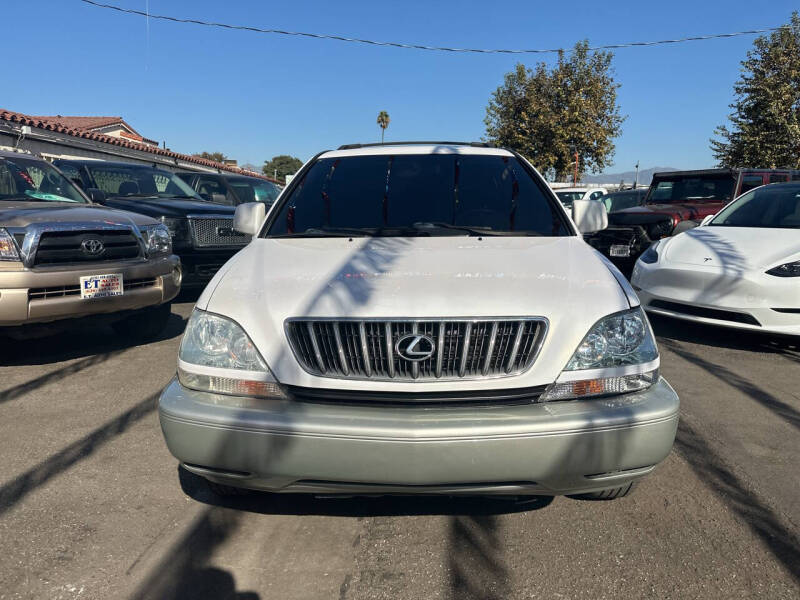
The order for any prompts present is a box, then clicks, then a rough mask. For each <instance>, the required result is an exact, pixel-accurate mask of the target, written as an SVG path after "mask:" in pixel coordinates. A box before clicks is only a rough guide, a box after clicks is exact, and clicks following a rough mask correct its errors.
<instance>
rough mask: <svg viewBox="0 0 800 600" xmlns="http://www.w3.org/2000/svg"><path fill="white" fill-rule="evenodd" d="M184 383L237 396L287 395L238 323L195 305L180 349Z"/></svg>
mask: <svg viewBox="0 0 800 600" xmlns="http://www.w3.org/2000/svg"><path fill="white" fill-rule="evenodd" d="M178 380H179V381H180V382H181V384H182V385H183V386H184V387H187V388H191V389H193V390H200V391H203V392H214V393H217V394H230V395H234V396H257V397H271V398H286V395H285V394H284V392H283V390H282V388H281V386H280V384H279V383H278V381H277V379H275V377H274V376H273V375H272V373H271V372H270V370H269V367H267V363H266V362H264V359H263V358H262V357H261V354H260V353H259V352H258V349H257V348H256V347H255V345H254V344H253V342H252V341H251V340H250V338H249V337H248V336H247V334H246V333H245V332H244V330H243V329H242V328H241V326H239V324H238V323H236V322H235V321H233V320H232V319H229V318H227V317H223V316H221V315H216V314H213V313H210V312H206V311H204V310H199V309H195V310H194V311H193V312H192V315H191V317H189V322H188V323H187V324H186V332H185V333H184V334H183V340H182V341H181V348H180V351H179V352H178Z"/></svg>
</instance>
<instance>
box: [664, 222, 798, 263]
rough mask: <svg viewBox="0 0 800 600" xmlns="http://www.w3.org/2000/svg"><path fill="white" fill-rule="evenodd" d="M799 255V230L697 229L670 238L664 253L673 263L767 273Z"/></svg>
mask: <svg viewBox="0 0 800 600" xmlns="http://www.w3.org/2000/svg"><path fill="white" fill-rule="evenodd" d="M797 254H800V234H799V232H798V231H797V230H796V229H771V228H770V229H767V228H761V227H715V226H710V227H696V228H695V229H690V230H689V231H686V232H685V233H682V234H680V235H677V236H675V237H674V238H670V239H669V241H668V242H667V244H666V247H665V248H664V251H663V256H664V258H665V260H667V261H669V262H671V263H679V264H689V265H702V266H705V267H708V268H721V269H736V270H742V269H759V270H766V269H769V268H771V267H773V266H776V265H777V264H783V263H784V262H787V261H788V260H792V259H794V257H795V255H797Z"/></svg>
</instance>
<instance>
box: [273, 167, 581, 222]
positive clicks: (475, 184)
mask: <svg viewBox="0 0 800 600" xmlns="http://www.w3.org/2000/svg"><path fill="white" fill-rule="evenodd" d="M435 223H439V224H446V225H450V226H456V227H457V226H462V227H476V228H487V229H492V230H495V231H503V232H520V234H523V235H524V234H526V233H531V234H539V235H568V230H567V228H566V226H565V224H564V222H563V220H562V218H561V216H560V215H559V214H558V213H557V212H556V210H555V208H554V207H552V206H551V205H550V203H549V202H548V200H547V197H546V196H545V194H544V192H542V190H541V189H540V188H539V187H538V186H537V185H536V183H535V182H534V180H533V179H532V178H531V176H530V175H528V173H527V172H526V171H525V170H524V169H523V168H522V166H521V165H520V164H519V163H518V162H517V160H516V159H515V158H513V157H510V156H486V155H453V154H401V155H396V156H391V155H380V156H352V157H341V158H324V159H321V160H319V161H317V162H316V163H315V164H314V165H313V166H312V167H311V169H310V170H309V171H308V172H307V173H306V174H305V176H304V177H303V180H302V181H301V182H300V183H299V184H298V186H297V187H296V188H295V189H294V190H293V191H292V193H291V195H290V196H289V197H288V198H287V199H286V202H285V203H284V204H283V206H282V208H281V210H280V212H279V213H278V215H277V216H276V219H275V220H274V221H273V224H272V226H271V228H270V231H269V235H286V234H299V233H315V234H316V233H319V230H324V229H335V228H348V229H364V230H368V231H367V232H366V233H369V234H381V235H401V233H398V232H394V233H393V232H392V231H391V229H392V228H395V229H398V228H400V229H408V228H412V229H414V230H419V229H420V228H423V229H424V231H425V233H426V234H431V235H433V234H440V233H442V234H446V233H448V232H445V231H444V230H445V229H446V228H440V227H441V226H439V227H429V226H426V224H435ZM309 230H312V231H309ZM379 230H383V231H379ZM405 233H407V232H402V234H405ZM449 233H450V234H452V232H449ZM410 234H413V232H412V233H410Z"/></svg>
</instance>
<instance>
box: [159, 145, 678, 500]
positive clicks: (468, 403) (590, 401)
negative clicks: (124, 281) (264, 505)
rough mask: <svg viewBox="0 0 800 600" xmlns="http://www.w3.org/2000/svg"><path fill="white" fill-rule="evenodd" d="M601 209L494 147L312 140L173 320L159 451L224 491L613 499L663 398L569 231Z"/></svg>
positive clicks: (651, 368)
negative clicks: (303, 158)
mask: <svg viewBox="0 0 800 600" xmlns="http://www.w3.org/2000/svg"><path fill="white" fill-rule="evenodd" d="M570 216H571V218H570ZM605 223H606V212H605V207H604V206H603V205H602V204H601V203H599V202H597V201H595V200H576V201H575V202H574V203H573V206H572V211H571V215H568V214H567V212H566V211H565V209H564V207H563V206H562V205H561V203H560V202H559V201H558V199H557V198H556V197H555V195H554V194H553V192H552V191H551V190H550V189H549V187H548V186H547V184H546V182H545V181H544V180H543V179H542V177H541V176H540V175H539V174H538V173H537V172H536V170H535V169H534V168H533V167H532V166H531V165H530V164H529V163H528V162H527V161H526V160H525V159H524V158H523V157H521V156H519V155H518V154H516V153H514V152H511V151H509V150H504V149H500V148H490V147H486V146H485V145H480V144H453V143H444V142H443V143H438V144H430V143H422V144H403V145H398V144H394V145H380V146H358V145H357V146H351V147H343V148H340V149H339V150H336V151H331V152H324V153H322V154H320V155H319V156H317V157H315V158H314V159H312V160H311V161H310V162H309V163H308V164H307V165H306V166H305V167H304V168H303V169H302V170H301V171H300V173H299V174H298V175H297V176H296V177H295V178H294V180H293V181H292V182H291V184H290V185H289V186H288V187H287V188H286V189H285V190H284V191H283V193H282V194H281V196H280V197H279V198H278V200H277V201H276V202H275V205H274V206H273V207H272V208H271V210H270V211H269V213H268V215H266V216H265V210H264V205H263V204H261V203H253V204H242V205H240V206H238V207H237V208H236V218H235V221H234V226H235V227H236V228H237V229H238V230H239V231H241V232H242V233H247V234H253V240H252V242H251V243H250V244H249V245H248V246H246V247H245V248H244V249H243V250H241V251H240V252H239V253H238V254H236V256H234V257H233V258H232V259H231V260H229V261H228V262H227V264H226V265H225V266H224V267H223V268H222V269H221V270H220V272H219V273H217V275H216V276H215V277H214V279H213V280H212V281H211V283H210V284H209V285H208V287H207V288H206V290H205V292H204V293H203V295H202V296H201V297H200V299H199V300H198V302H197V306H196V308H195V310H194V312H193V314H192V316H191V318H190V319H189V322H188V324H187V328H186V333H185V335H184V337H183V342H182V344H181V348H180V353H179V356H178V372H177V377H176V378H175V380H173V381H172V382H171V383H170V384H169V385H168V386H167V388H166V389H165V390H164V392H163V393H162V395H161V399H160V404H159V413H160V418H161V426H162V429H163V432H164V436H165V438H166V441H167V445H168V447H169V449H170V451H171V452H172V454H173V455H174V456H176V457H177V458H178V459H179V460H180V461H181V462H182V463H183V465H184V467H185V468H186V469H188V470H190V471H192V472H194V473H196V474H199V475H201V476H203V477H205V478H206V479H208V480H209V481H210V482H212V484H213V486H214V489H216V490H217V491H221V492H223V493H224V492H228V491H235V489H236V488H254V489H260V490H267V491H272V492H313V493H326V494H331V493H334V494H335V493H342V494H391V493H401V494H410V493H440V494H503V495H517V494H519V495H525V494H547V495H552V494H580V493H586V494H593V495H594V496H596V497H600V498H613V497H619V496H621V495H624V494H626V493H627V492H628V491H629V490H630V488H631V485H632V483H633V482H634V481H636V480H637V479H639V478H641V477H643V476H645V475H646V474H647V473H649V472H651V471H652V470H653V469H654V468H655V466H656V465H657V464H658V463H659V462H661V461H662V460H663V459H664V458H665V457H666V456H667V455H668V454H669V451H670V448H671V447H672V442H673V439H674V437H675V431H676V427H677V423H678V404H679V402H678V397H677V395H676V394H675V392H674V391H673V390H672V388H671V387H670V386H669V384H668V383H667V382H666V381H665V380H664V379H663V378H662V377H661V376H660V374H659V364H660V362H659V360H660V359H659V354H658V349H657V348H656V343H655V339H654V336H653V333H652V331H651V329H650V324H649V323H648V321H647V317H646V316H645V314H644V312H643V311H642V309H641V306H640V305H639V299H638V298H637V297H636V294H635V292H634V291H633V289H632V288H631V286H630V284H628V282H627V281H626V280H625V279H624V278H623V277H622V276H621V275H620V273H619V271H617V270H616V268H614V267H613V266H612V265H611V264H610V263H609V262H608V261H607V260H606V259H605V258H604V257H603V256H602V255H600V254H599V253H598V252H597V251H595V250H594V249H592V248H591V247H590V246H589V245H587V244H586V243H585V242H584V240H583V238H582V236H581V234H582V233H586V232H590V231H596V230H598V229H600V228H602V227H603V226H604V225H605ZM225 486H227V487H225Z"/></svg>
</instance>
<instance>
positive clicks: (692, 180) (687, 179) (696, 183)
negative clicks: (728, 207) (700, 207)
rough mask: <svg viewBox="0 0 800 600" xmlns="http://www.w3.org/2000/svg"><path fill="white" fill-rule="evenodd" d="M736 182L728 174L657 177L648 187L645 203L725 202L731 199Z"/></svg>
mask: <svg viewBox="0 0 800 600" xmlns="http://www.w3.org/2000/svg"><path fill="white" fill-rule="evenodd" d="M735 184H736V180H735V179H734V178H733V177H732V176H731V175H730V174H728V173H722V174H719V175H686V176H674V177H669V176H668V177H663V178H662V177H659V178H658V180H655V181H653V183H652V185H651V186H650V193H649V194H648V195H647V203H648V204H653V203H659V204H669V203H671V202H682V201H685V200H691V201H695V202H697V201H706V202H727V201H729V200H730V199H731V197H732V194H733V188H734V186H735Z"/></svg>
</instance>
